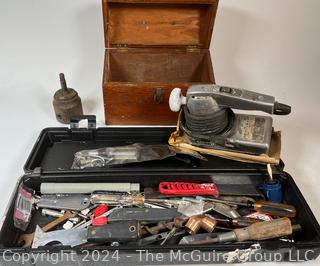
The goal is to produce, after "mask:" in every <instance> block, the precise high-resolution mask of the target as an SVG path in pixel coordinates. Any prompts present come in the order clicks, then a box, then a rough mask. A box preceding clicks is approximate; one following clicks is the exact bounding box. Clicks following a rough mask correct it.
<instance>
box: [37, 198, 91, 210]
mask: <svg viewBox="0 0 320 266" xmlns="http://www.w3.org/2000/svg"><path fill="white" fill-rule="evenodd" d="M90 204H91V203H90V197H89V196H87V195H84V194H44V195H42V196H41V199H40V200H39V202H38V204H37V205H38V207H39V208H49V209H56V210H73V211H82V210H84V209H86V208H88V207H89V206H90Z"/></svg>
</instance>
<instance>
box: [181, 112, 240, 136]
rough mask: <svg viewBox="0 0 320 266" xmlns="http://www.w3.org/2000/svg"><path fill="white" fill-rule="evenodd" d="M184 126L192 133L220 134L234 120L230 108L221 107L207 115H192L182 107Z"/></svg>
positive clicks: (226, 130) (203, 134)
mask: <svg viewBox="0 0 320 266" xmlns="http://www.w3.org/2000/svg"><path fill="white" fill-rule="evenodd" d="M183 111H184V118H185V128H186V129H187V130H188V131H190V132H191V133H192V135H202V136H207V137H209V136H221V135H223V134H224V133H226V132H228V131H229V130H230V128H231V127H232V125H233V122H234V116H235V115H234V113H233V111H232V110H231V109H229V108H228V109H221V110H219V111H216V112H214V113H211V114H207V115H193V114H191V113H190V112H189V110H188V108H187V107H184V109H183Z"/></svg>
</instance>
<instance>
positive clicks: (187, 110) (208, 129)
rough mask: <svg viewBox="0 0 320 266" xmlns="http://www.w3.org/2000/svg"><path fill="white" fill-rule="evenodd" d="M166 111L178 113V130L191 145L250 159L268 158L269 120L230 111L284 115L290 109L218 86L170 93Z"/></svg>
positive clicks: (271, 99) (272, 100)
mask: <svg viewBox="0 0 320 266" xmlns="http://www.w3.org/2000/svg"><path fill="white" fill-rule="evenodd" d="M169 105H170V109H171V110H172V111H173V112H179V111H180V109H181V107H182V112H181V115H180V121H179V127H180V130H181V131H182V132H184V133H185V134H186V135H187V136H188V139H189V143H190V144H191V145H194V146H197V147H202V148H212V149H220V150H227V151H235V152H241V153H248V154H254V155H260V154H268V151H269V149H270V143H271V136H272V132H273V127H272V118H271V117H270V116H260V115H254V114H250V115H249V114H236V113H234V112H233V110H232V109H238V110H250V111H262V112H265V113H268V114H274V115H288V114H290V113H291V107H290V106H288V105H285V104H282V103H278V102H276V101H275V98H274V97H273V96H268V95H264V94H260V93H256V92H252V91H248V90H244V89H236V88H230V87H225V86H218V85H194V86H191V87H189V89H188V91H187V95H186V96H183V95H182V93H181V89H179V88H176V89H174V90H173V91H172V92H171V95H170V99H169Z"/></svg>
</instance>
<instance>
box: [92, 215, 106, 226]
mask: <svg viewBox="0 0 320 266" xmlns="http://www.w3.org/2000/svg"><path fill="white" fill-rule="evenodd" d="M107 223H108V218H107V217H106V216H100V217H97V218H93V219H92V226H95V227H96V226H103V225H106V224H107Z"/></svg>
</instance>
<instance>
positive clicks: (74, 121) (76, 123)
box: [70, 115, 97, 129]
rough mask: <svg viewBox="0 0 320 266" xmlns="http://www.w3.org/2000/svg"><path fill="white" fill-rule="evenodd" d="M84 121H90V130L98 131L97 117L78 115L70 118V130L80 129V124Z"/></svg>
mask: <svg viewBox="0 0 320 266" xmlns="http://www.w3.org/2000/svg"><path fill="white" fill-rule="evenodd" d="M82 120H88V129H96V126H97V119H96V116H95V115H76V116H72V117H71V118H70V128H71V129H77V128H79V122H80V121H82Z"/></svg>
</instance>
